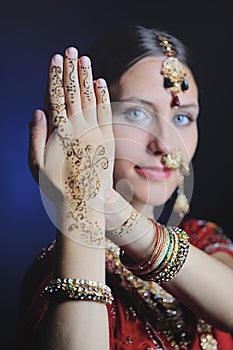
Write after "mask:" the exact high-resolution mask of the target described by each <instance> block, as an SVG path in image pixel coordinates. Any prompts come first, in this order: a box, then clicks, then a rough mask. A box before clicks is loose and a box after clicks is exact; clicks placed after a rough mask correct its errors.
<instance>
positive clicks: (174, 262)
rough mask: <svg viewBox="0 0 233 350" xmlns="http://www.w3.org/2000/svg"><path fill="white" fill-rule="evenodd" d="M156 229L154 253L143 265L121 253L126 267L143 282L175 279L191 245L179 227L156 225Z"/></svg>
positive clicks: (160, 281) (121, 258)
mask: <svg viewBox="0 0 233 350" xmlns="http://www.w3.org/2000/svg"><path fill="white" fill-rule="evenodd" d="M154 225H155V227H156V234H155V240H154V242H153V248H152V252H151V253H150V255H149V256H148V258H147V259H146V261H143V262H142V263H141V264H138V263H135V262H133V261H132V260H131V259H130V258H129V257H128V256H127V255H126V254H125V252H124V251H122V250H121V251H120V260H121V262H122V264H123V265H125V267H126V268H127V269H128V270H130V271H131V272H133V274H134V275H135V276H137V277H139V278H141V279H142V280H145V281H153V282H156V283H158V284H159V283H162V282H167V281H169V280H170V279H172V278H174V277H175V275H176V274H177V273H178V272H179V271H180V269H181V267H182V266H183V264H184V263H185V261H186V258H187V255H188V251H189V243H188V235H187V233H186V232H185V231H184V230H182V229H180V228H177V227H171V226H168V227H165V226H163V225H160V224H158V223H154ZM156 236H157V237H156Z"/></svg>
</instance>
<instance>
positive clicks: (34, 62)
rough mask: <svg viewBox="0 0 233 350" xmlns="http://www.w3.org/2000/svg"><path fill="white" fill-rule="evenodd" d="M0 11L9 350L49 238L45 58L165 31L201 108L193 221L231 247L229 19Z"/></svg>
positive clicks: (193, 9)
mask: <svg viewBox="0 0 233 350" xmlns="http://www.w3.org/2000/svg"><path fill="white" fill-rule="evenodd" d="M208 3H209V4H208ZM0 6H1V10H0V16H1V18H0V35H1V55H0V60H1V62H0V64H1V79H0V84H1V91H0V92H1V94H0V98H1V103H0V131H1V147H0V152H1V162H0V164H1V182H0V191H1V228H2V229H1V238H2V241H1V254H0V266H1V282H2V283H1V324H2V325H1V331H2V335H1V349H4V350H5V349H10V347H11V344H12V343H13V340H12V339H13V336H14V331H15V321H16V315H17V299H18V293H19V286H20V281H21V279H22V276H23V273H24V272H25V270H26V269H27V267H28V266H29V264H30V262H31V261H32V259H33V258H34V257H35V255H36V254H37V253H38V252H39V251H40V250H41V248H42V247H44V246H45V245H47V244H48V242H50V241H51V240H52V239H53V238H54V233H55V230H54V227H53V225H52V224H51V222H50V220H49V218H48V217H47V214H46V212H45V211H44V209H43V205H42V202H41V198H40V193H39V190H38V188H37V186H36V184H35V183H34V181H33V180H32V178H31V175H30V172H29V170H28V167H27V143H28V122H29V121H30V119H31V115H32V111H33V109H35V108H41V107H42V105H43V96H44V88H45V82H46V76H47V70H48V62H49V59H50V57H51V55H52V54H53V53H56V52H59V53H63V52H64V50H65V48H66V47H67V46H70V45H74V46H77V47H78V48H79V50H80V52H81V53H82V54H84V53H85V51H86V50H87V49H88V47H89V45H90V44H91V43H92V42H93V41H95V39H96V38H97V37H98V36H99V35H101V34H103V33H105V32H107V31H108V30H109V29H110V30H111V28H113V27H115V26H117V25H122V24H126V23H139V24H142V25H143V24H144V25H148V26H155V27H158V28H164V29H166V30H168V31H171V32H172V33H173V34H174V35H176V36H178V37H179V38H180V39H181V40H182V41H183V42H184V43H186V44H187V45H188V46H189V48H190V49H191V52H192V55H193V58H194V61H195V66H196V75H197V78H198V82H199V88H200V100H201V106H202V107H201V115H200V121H199V127H200V142H199V147H198V151H197V154H196V156H195V159H194V162H193V165H194V172H195V173H194V174H195V177H194V180H195V184H194V194H193V199H192V215H193V216H195V217H198V218H205V219H207V220H211V221H215V222H217V223H218V224H220V225H221V226H223V227H224V229H225V231H226V232H227V233H228V235H229V236H231V237H232V236H233V230H232V226H233V225H232V223H233V212H232V188H233V186H232V180H233V164H232V163H233V162H232V143H233V141H232V119H233V116H232V104H233V94H232V79H231V75H232V63H231V61H232V51H233V50H232V45H233V43H232V37H233V35H232V34H233V31H232V29H233V16H232V10H231V6H232V4H231V1H230V0H229V1H225V0H222V1H219V2H216V3H213V2H210V1H204V0H203V1H175V0H174V1H162V0H161V1H156V0H151V1H147V0H143V1H139V2H136V1H127V0H125V1H85V0H82V1H75V2H74V1H63V2H60V1H38V2H34V1H28V2H27V1H18V2H16V1H15V2H13V1H7V2H1V5H0ZM207 273H208V271H207Z"/></svg>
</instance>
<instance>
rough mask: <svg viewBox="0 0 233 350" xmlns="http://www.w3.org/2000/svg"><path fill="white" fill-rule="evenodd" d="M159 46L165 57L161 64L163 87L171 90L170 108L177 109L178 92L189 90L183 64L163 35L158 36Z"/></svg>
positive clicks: (178, 101) (169, 41)
mask: <svg viewBox="0 0 233 350" xmlns="http://www.w3.org/2000/svg"><path fill="white" fill-rule="evenodd" d="M158 40H159V43H160V46H161V47H162V49H163V53H164V54H165V55H166V56H167V58H166V59H165V61H163V64H162V70H161V74H162V75H163V76H164V80H163V86H164V87H165V88H166V89H168V88H170V89H171V93H172V102H171V107H172V108H178V107H179V105H180V100H179V97H178V93H179V92H180V90H182V91H186V90H188V88H189V85H188V81H187V79H186V78H185V76H186V73H185V71H184V69H183V64H182V63H181V62H180V60H179V59H178V58H177V57H175V55H176V50H175V48H174V46H173V44H172V42H171V40H170V39H169V38H168V37H166V36H163V35H160V34H159V35H158Z"/></svg>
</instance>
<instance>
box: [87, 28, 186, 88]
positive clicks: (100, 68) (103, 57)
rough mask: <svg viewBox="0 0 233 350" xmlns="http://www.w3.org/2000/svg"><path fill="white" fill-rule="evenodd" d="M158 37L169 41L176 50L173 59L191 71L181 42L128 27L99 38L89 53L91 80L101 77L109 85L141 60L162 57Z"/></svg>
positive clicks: (149, 30)
mask: <svg viewBox="0 0 233 350" xmlns="http://www.w3.org/2000/svg"><path fill="white" fill-rule="evenodd" d="M158 35H164V36H166V37H168V38H169V40H170V41H171V42H172V44H173V46H174V48H175V50H176V57H177V58H179V59H180V60H181V61H182V62H183V63H184V64H185V65H187V66H188V67H189V68H190V69H191V62H189V61H190V60H189V55H188V50H187V48H186V47H185V46H184V44H182V43H181V41H180V40H178V39H177V38H175V37H174V36H172V35H171V34H169V33H167V32H165V31H159V30H157V29H155V28H152V29H151V28H146V27H143V26H140V25H130V26H126V27H122V28H121V29H118V30H116V31H114V32H112V33H110V34H108V35H106V36H105V37H103V38H101V39H100V40H99V41H98V42H97V43H96V44H95V45H94V46H93V47H92V48H91V49H90V50H89V52H88V56H89V57H90V58H91V60H92V66H93V73H94V78H95V79H97V78H99V77H103V78H105V79H106V80H107V83H108V84H109V85H111V84H113V83H114V82H116V81H117V80H118V79H119V78H120V77H121V76H122V74H123V73H124V72H125V71H126V70H127V69H129V68H130V67H131V66H132V65H133V64H135V63H136V62H137V61H139V60H140V59H142V58H144V57H147V56H161V55H163V49H162V47H161V46H160V42H159V39H158Z"/></svg>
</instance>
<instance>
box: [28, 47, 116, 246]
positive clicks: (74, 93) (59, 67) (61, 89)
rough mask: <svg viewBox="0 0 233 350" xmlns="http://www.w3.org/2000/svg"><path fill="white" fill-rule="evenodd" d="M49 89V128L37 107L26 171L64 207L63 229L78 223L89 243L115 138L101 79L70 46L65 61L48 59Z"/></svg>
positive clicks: (107, 184)
mask: <svg viewBox="0 0 233 350" xmlns="http://www.w3.org/2000/svg"><path fill="white" fill-rule="evenodd" d="M48 92H49V102H50V111H49V113H48V114H49V116H48V117H49V118H48V127H47V122H46V116H45V113H44V112H42V111H41V110H37V111H35V113H34V121H33V123H32V125H31V142H30V146H29V165H30V169H31V171H32V174H33V175H34V177H35V178H36V179H37V181H39V185H40V187H41V188H42V190H43V191H44V192H45V193H46V195H48V196H49V197H50V198H51V199H52V200H53V201H54V203H55V206H56V208H57V209H58V210H62V211H63V214H64V211H65V217H66V219H67V221H68V222H69V224H68V227H67V229H65V228H64V227H62V228H63V230H64V229H65V231H66V232H72V231H74V230H76V229H78V230H79V229H80V228H81V227H82V229H83V228H84V231H88V232H89V236H88V239H87V240H89V241H90V232H92V233H93V231H95V232H96V236H100V235H99V234H97V231H98V232H99V233H100V231H101V232H102V227H99V225H98V224H97V221H96V220H95V219H93V218H92V217H90V214H89V213H90V211H91V212H92V214H93V212H95V213H98V215H100V213H101V214H102V215H103V212H104V201H105V198H106V196H107V193H108V191H109V190H110V189H111V188H112V172H113V159H114V138H113V133H112V124H111V108H110V100H109V94H108V89H107V86H106V83H105V81H104V80H103V79H98V80H97V81H96V82H95V83H94V84H93V80H92V72H91V64H90V60H89V58H88V57H85V56H84V57H81V58H80V59H78V58H77V50H76V49H75V48H69V49H67V50H66V54H65V57H64V60H63V58H62V56H60V55H55V56H54V57H53V58H52V60H51V64H50V71H49V82H48ZM98 215H97V217H98ZM63 216H64V215H62V217H63ZM95 218H96V216H95ZM84 240H85V239H84Z"/></svg>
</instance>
